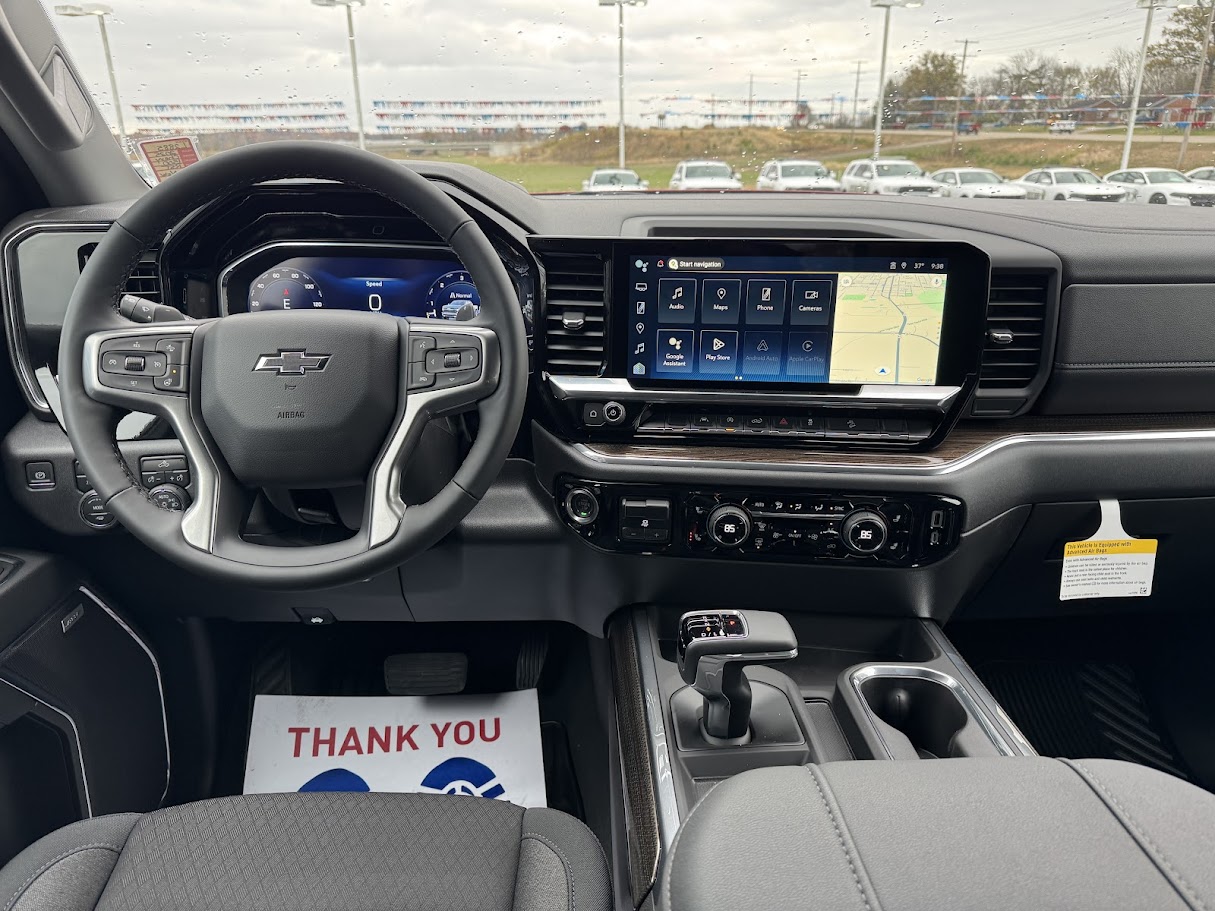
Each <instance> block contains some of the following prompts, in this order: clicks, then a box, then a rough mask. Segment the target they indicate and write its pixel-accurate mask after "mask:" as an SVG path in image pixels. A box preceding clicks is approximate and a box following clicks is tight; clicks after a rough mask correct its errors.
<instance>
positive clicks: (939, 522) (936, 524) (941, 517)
mask: <svg viewBox="0 0 1215 911" xmlns="http://www.w3.org/2000/svg"><path fill="white" fill-rule="evenodd" d="M928 527H929V528H944V527H945V510H943V509H934V510H933V511H932V515H931V516H930V517H929V519H928Z"/></svg>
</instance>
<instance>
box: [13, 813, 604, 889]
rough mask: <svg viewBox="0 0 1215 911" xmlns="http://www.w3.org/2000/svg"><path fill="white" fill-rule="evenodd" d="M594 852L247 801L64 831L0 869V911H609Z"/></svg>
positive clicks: (548, 829) (576, 829)
mask: <svg viewBox="0 0 1215 911" xmlns="http://www.w3.org/2000/svg"><path fill="white" fill-rule="evenodd" d="M611 905H612V902H611V889H610V886H609V883H608V873H607V864H606V862H605V860H604V856H603V851H602V849H601V847H600V845H599V843H598V841H597V840H596V839H595V836H594V835H592V834H591V831H590V830H589V829H588V828H587V827H586V826H584V825H583V824H582V823H581V822H579V821H577V820H576V819H574V818H573V817H571V816H567V815H565V814H564V813H560V812H558V811H556V810H550V809H528V810H525V809H522V808H521V807H517V806H514V805H513V804H509V803H505V802H502V801H498V800H490V799H486V798H480V797H453V796H444V795H438V794H367V793H362V794H358V793H306V794H255V795H246V796H244V797H228V798H222V799H219V800H206V801H202V802H199V803H192V804H185V805H183V806H177V807H170V808H167V809H163V810H157V811H156V812H153V813H148V814H145V815H140V814H138V813H126V814H120V815H115V816H101V817H97V818H94V819H86V820H84V821H83V822H77V823H73V824H72V825H70V826H67V827H65V828H63V829H60V830H59V831H57V832H52V833H51V834H50V835H47V836H46V837H45V838H42V839H41V840H39V841H37V842H35V843H34V844H33V845H31V846H30V847H28V848H26V849H25V850H24V851H23V852H21V853H20V854H19V855H17V857H15V858H14V859H13V860H12V861H11V862H9V864H8V865H7V866H6V867H4V869H2V870H0V911H204V909H206V911H447V909H450V911H470V909H477V911H574V909H575V908H576V909H577V911H610V909H611Z"/></svg>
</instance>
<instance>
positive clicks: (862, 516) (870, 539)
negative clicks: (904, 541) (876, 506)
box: [841, 509, 890, 554]
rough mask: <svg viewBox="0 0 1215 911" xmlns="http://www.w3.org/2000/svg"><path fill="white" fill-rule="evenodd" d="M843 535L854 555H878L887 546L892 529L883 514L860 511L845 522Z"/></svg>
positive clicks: (867, 510) (865, 510) (869, 510)
mask: <svg viewBox="0 0 1215 911" xmlns="http://www.w3.org/2000/svg"><path fill="white" fill-rule="evenodd" d="M841 534H842V535H843V538H844V543H845V544H846V545H847V546H848V549H849V550H851V551H852V552H853V553H857V554H876V553H877V552H878V551H880V550H881V549H882V548H883V547H885V546H886V539H887V538H888V537H889V536H890V527H889V525H887V523H886V519H885V517H883V516H882V514H881V513H877V512H874V511H873V510H871V509H860V510H857V511H856V512H854V513H852V514H851V515H849V516H848V518H846V519H845V520H844V526H843V529H842V530H841Z"/></svg>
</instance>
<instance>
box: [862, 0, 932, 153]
mask: <svg viewBox="0 0 1215 911" xmlns="http://www.w3.org/2000/svg"><path fill="white" fill-rule="evenodd" d="M869 5H870V6H873V7H879V8H885V10H886V24H885V25H884V26H883V27H882V62H881V65H880V66H879V72H878V108H877V117H876V118H874V121H873V157H874V158H879V157H880V156H881V154H882V119H883V118H884V117H885V115H886V51H887V49H888V48H889V47H890V11H891V10H892V9H894V8H895V7H896V6H900V7H904V8H906V9H916V8H917V7H921V6H923V5H924V0H869Z"/></svg>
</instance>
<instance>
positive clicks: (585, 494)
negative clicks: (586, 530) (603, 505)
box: [565, 487, 599, 525]
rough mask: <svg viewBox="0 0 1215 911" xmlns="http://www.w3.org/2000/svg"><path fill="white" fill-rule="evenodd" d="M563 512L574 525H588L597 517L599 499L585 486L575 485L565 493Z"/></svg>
mask: <svg viewBox="0 0 1215 911" xmlns="http://www.w3.org/2000/svg"><path fill="white" fill-rule="evenodd" d="M565 514H566V515H567V516H569V518H570V521H571V522H573V523H574V524H575V525H590V524H591V523H593V522H594V521H595V520H596V519H597V518H599V500H598V499H597V498H596V497H595V495H594V494H593V493H592V492H591V491H589V490H587V489H586V488H585V487H575V488H574V489H573V490H571V491H570V492H569V493H567V494H566V495H565Z"/></svg>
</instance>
